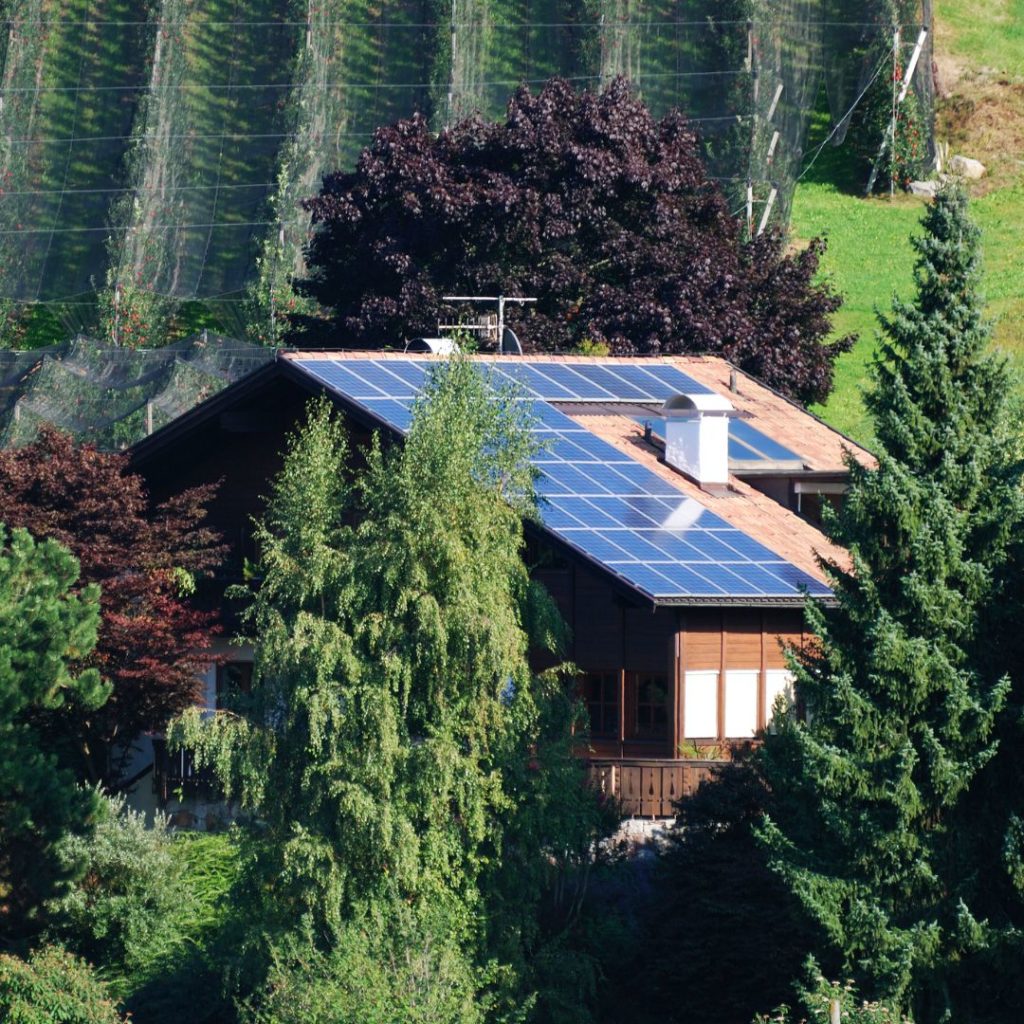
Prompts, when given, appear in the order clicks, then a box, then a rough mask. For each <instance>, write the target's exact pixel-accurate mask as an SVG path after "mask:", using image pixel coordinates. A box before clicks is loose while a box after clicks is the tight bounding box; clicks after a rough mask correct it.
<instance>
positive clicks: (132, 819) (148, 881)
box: [47, 796, 194, 989]
mask: <svg viewBox="0 0 1024 1024" xmlns="http://www.w3.org/2000/svg"><path fill="white" fill-rule="evenodd" d="M101 808H102V809H101V814H100V816H99V820H98V821H97V823H96V829H95V832H94V833H93V834H92V835H89V836H78V835H69V836H67V837H66V838H65V839H64V840H63V842H62V843H61V844H60V848H59V856H60V857H61V858H62V859H63V860H65V861H67V862H68V863H84V864H85V865H86V870H85V874H84V875H83V876H82V878H81V880H80V881H79V882H77V883H76V884H75V886H74V887H73V888H72V889H70V890H69V891H68V892H67V894H65V895H63V896H61V897H60V898H59V899H54V900H51V901H50V902H49V903H48V904H47V911H48V913H49V916H50V934H51V936H52V937H53V938H56V939H59V940H60V941H61V942H63V943H64V944H65V945H66V946H67V947H68V948H69V949H71V950H73V951H74V952H75V953H78V954H79V955H81V956H85V957H87V958H88V959H89V960H90V961H91V962H92V963H94V964H96V965H98V966H100V967H102V968H104V969H105V970H106V971H107V972H108V973H109V975H110V976H111V977H113V978H115V979H118V980H117V981H116V982H115V987H116V988H120V989H125V988H131V987H132V985H133V984H134V983H135V982H137V981H138V979H139V978H140V977H145V976H147V975H148V974H150V973H152V971H153V970H154V969H155V966H156V965H157V964H159V963H162V962H166V961H167V960H169V959H173V958H175V956H176V955H178V954H179V953H180V952H181V947H182V945H183V943H184V941H185V937H184V935H183V930H182V927H181V926H182V922H183V920H186V919H188V918H189V917H190V916H192V914H191V907H192V904H193V903H194V898H193V897H192V895H191V894H190V892H189V890H188V889H187V888H186V886H185V884H184V881H183V871H182V864H181V862H180V860H179V859H178V858H177V857H175V855H174V842H175V841H174V837H173V835H172V833H171V832H170V830H169V829H168V827H167V823H166V820H165V819H164V818H162V817H159V816H158V817H157V820H156V822H155V823H154V826H153V827H152V828H147V826H146V820H145V816H144V815H143V814H141V813H138V812H135V811H131V810H129V809H128V808H126V807H125V798H124V797H123V796H119V797H107V798H105V799H104V800H103V802H102V805H101Z"/></svg>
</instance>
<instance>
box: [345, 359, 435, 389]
mask: <svg viewBox="0 0 1024 1024" xmlns="http://www.w3.org/2000/svg"><path fill="white" fill-rule="evenodd" d="M352 370H353V371H354V372H355V373H357V374H358V375H359V376H360V377H362V378H363V380H365V381H366V382H367V383H369V384H372V385H373V386H374V387H375V388H378V389H379V390H380V391H382V392H383V393H384V394H385V395H387V396H388V397H389V398H415V397H416V395H417V394H419V392H420V390H421V388H422V386H421V385H412V384H410V383H408V382H407V381H405V380H403V379H402V378H401V377H399V376H398V375H397V374H395V373H392V372H391V370H389V369H388V364H387V363H385V362H373V361H371V360H368V359H364V360H360V361H359V362H358V363H354V365H353V366H352Z"/></svg>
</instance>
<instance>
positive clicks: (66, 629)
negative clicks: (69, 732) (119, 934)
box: [0, 526, 110, 945]
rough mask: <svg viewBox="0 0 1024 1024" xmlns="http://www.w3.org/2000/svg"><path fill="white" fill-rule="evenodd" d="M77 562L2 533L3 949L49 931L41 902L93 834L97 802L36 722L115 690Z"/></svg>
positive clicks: (74, 871) (52, 546)
mask: <svg viewBox="0 0 1024 1024" xmlns="http://www.w3.org/2000/svg"><path fill="white" fill-rule="evenodd" d="M77 579H78V563H77V562H76V560H75V558H74V557H73V556H72V555H71V554H70V552H68V551H67V549H66V548H63V547H61V546H60V545H59V544H58V543H57V542H56V541H52V540H47V541H40V542H36V541H34V540H33V539H32V537H31V536H30V535H29V534H28V533H27V532H26V531H25V530H14V531H12V532H11V533H8V532H7V530H6V528H4V527H3V526H0V945H5V944H8V943H13V942H15V941H17V940H19V939H22V938H25V937H26V936H27V935H30V934H31V933H32V932H34V931H38V930H39V928H40V927H41V925H42V923H43V922H42V920H41V916H40V911H41V908H42V904H43V902H44V901H45V900H46V899H48V898H50V897H53V896H55V895H60V894H62V893H63V891H64V890H65V888H66V886H67V884H68V883H69V882H71V881H73V880H74V879H75V878H76V877H77V875H79V874H80V873H81V871H82V870H84V865H81V864H78V863H76V862H74V861H70V862H69V861H62V860H61V858H60V856H59V855H58V848H57V844H58V842H59V840H61V839H62V838H63V837H64V835H65V834H66V833H69V832H72V833H73V832H78V833H82V832H85V831H87V830H88V828H89V823H90V819H91V818H92V816H93V814H94V813H95V811H96V808H97V805H98V802H99V797H98V795H97V794H96V793H95V792H93V791H91V790H84V789H80V788H79V787H78V785H77V783H76V780H75V777H74V775H73V774H72V773H71V772H70V771H68V770H67V769H65V768H63V767H60V766H59V765H58V761H57V756H56V752H55V750H54V744H53V742H52V740H51V739H50V737H49V736H48V734H47V732H46V730H44V729H40V728H39V727H38V724H37V723H36V721H35V720H34V719H35V718H36V717H37V716H39V715H40V714H42V713H44V712H51V713H52V712H57V711H59V710H61V709H63V710H65V711H67V712H69V713H76V712H77V713H82V712H87V711H90V710H95V709H96V708H98V707H101V706H102V704H103V702H104V701H105V700H106V699H107V698H108V697H109V696H110V688H109V686H107V684H105V683H104V682H103V680H102V679H101V678H100V675H99V673H98V672H97V671H96V669H94V668H88V669H83V670H81V671H75V668H74V665H75V664H76V663H79V664H80V663H81V662H82V661H83V660H85V659H86V658H88V656H89V655H90V654H91V652H92V649H93V647H94V646H95V644H96V631H97V628H98V626H99V618H100V609H99V588H98V587H96V586H87V587H83V588H82V590H81V591H80V592H79V593H77V594H75V593H74V592H73V588H74V586H75V583H76V581H77Z"/></svg>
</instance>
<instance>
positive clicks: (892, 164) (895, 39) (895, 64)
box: [889, 25, 900, 197]
mask: <svg viewBox="0 0 1024 1024" xmlns="http://www.w3.org/2000/svg"><path fill="white" fill-rule="evenodd" d="M899 70H900V28H899V25H895V26H893V30H892V120H891V121H890V122H889V138H891V139H892V144H891V146H890V147H889V196H890V197H891V196H892V194H893V192H895V190H896V108H897V104H898V100H897V97H898V95H899V93H898V90H897V87H898V84H899V83H898V82H897V81H896V78H897V75H899Z"/></svg>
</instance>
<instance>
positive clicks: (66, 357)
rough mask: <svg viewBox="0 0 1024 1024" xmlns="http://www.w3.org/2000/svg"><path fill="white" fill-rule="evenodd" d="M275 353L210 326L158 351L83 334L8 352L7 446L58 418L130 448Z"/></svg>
mask: <svg viewBox="0 0 1024 1024" xmlns="http://www.w3.org/2000/svg"><path fill="white" fill-rule="evenodd" d="M273 359H274V352H273V350H271V349H267V348H263V347H261V346H258V345H251V344H247V343H246V342H241V341H236V340H235V339H232V338H225V337H222V336H220V335H215V334H211V333H209V332H205V331H204V332H203V333H201V334H198V335H196V336H195V337H192V338H186V339H183V340H181V341H177V342H174V343H173V344H171V345H166V346H164V347H163V348H158V349H129V348H111V347H110V346H106V345H102V344H99V343H97V342H95V341H92V340H90V339H88V338H85V337H77V338H75V339H73V340H72V341H68V342H65V343H64V344H62V345H54V346H51V347H49V348H45V349H35V350H33V351H29V352H14V351H10V350H0V447H6V446H15V445H21V444H27V443H29V442H30V441H32V439H33V438H34V437H35V436H36V433H37V432H38V430H39V427H40V425H41V424H43V423H50V424H53V425H54V426H56V427H59V428H60V429H61V430H64V431H66V432H68V433H70V434H72V435H73V436H74V437H75V438H77V439H78V440H81V441H90V442H92V443H93V444H96V445H98V446H99V447H101V448H105V449H120V448H125V447H127V446H128V445H130V444H132V443H134V442H135V441H138V440H140V439H141V438H143V437H145V436H146V435H147V434H150V433H152V432H153V431H154V430H157V429H158V428H160V427H162V426H163V425H164V424H166V423H169V422H170V421H171V420H173V419H176V418H177V417H178V416H180V415H181V414H182V413H185V412H187V411H188V410H189V409H191V408H192V407H193V406H195V405H198V404H199V403H200V402H202V401H204V400H205V399H207V398H209V397H211V396H212V395H214V394H215V393H216V392H218V391H219V390H220V389H221V388H224V387H226V386H227V385H228V384H231V383H233V382H234V381H236V380H239V379H240V378H242V377H244V376H245V375H246V374H248V373H250V372H251V371H252V370H255V369H257V368H258V367H260V366H262V365H264V364H265V363H268V362H271V361H273Z"/></svg>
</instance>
